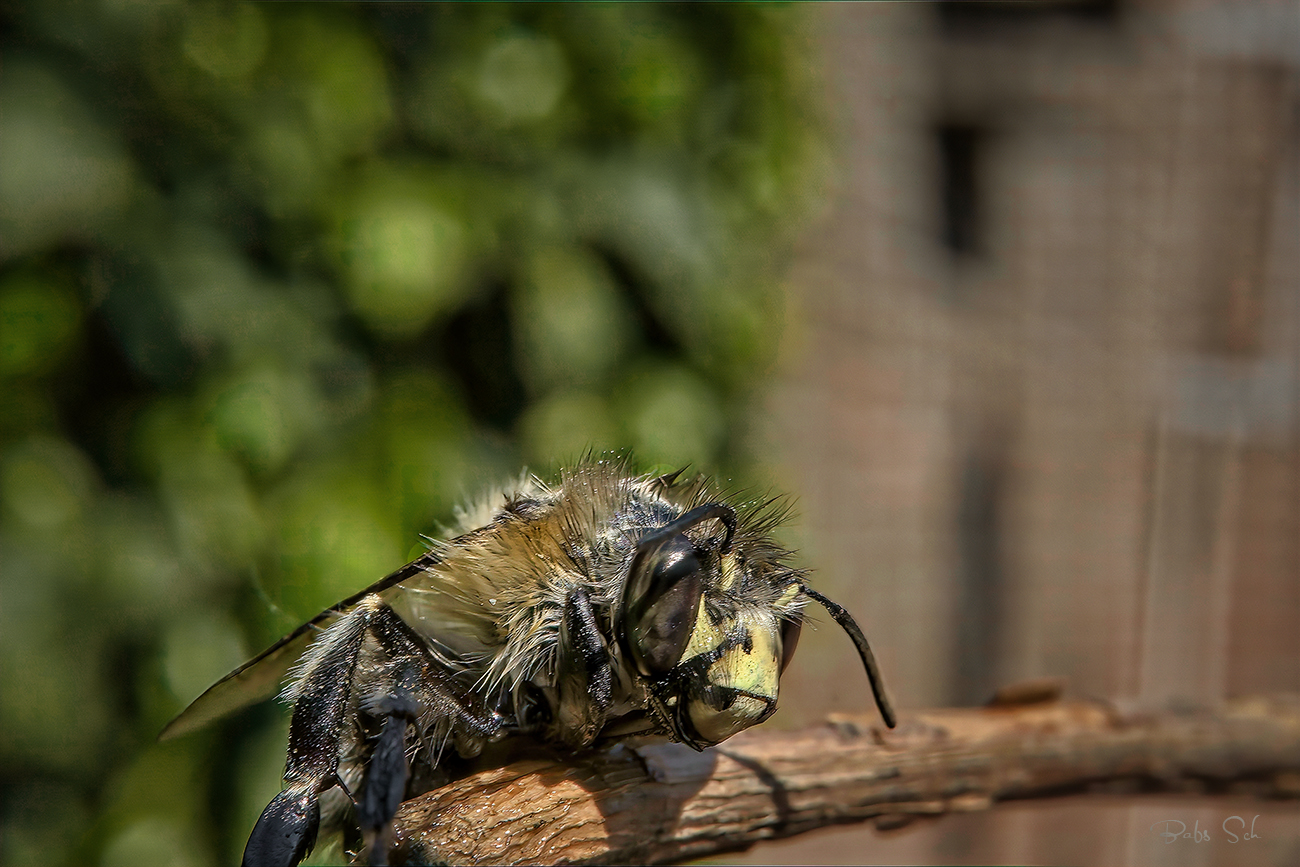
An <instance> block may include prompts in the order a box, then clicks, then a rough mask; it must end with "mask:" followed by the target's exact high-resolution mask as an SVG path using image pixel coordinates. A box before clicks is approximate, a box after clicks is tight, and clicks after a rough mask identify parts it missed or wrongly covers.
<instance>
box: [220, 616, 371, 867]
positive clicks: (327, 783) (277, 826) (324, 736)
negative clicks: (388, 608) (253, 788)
mask: <svg viewBox="0 0 1300 867" xmlns="http://www.w3.org/2000/svg"><path fill="white" fill-rule="evenodd" d="M372 600H373V601H372ZM382 604H383V603H382V602H381V601H380V600H379V597H377V596H374V597H370V598H368V599H365V600H363V601H362V602H361V603H360V604H359V605H358V606H357V607H356V608H355V609H353V610H352V612H351V613H350V614H348V615H347V616H346V617H344V618H343V619H342V620H340V621H338V622H337V623H335V624H334V625H333V626H331V627H330V628H329V629H328V630H326V632H325V633H324V634H323V635H322V636H321V637H320V638H319V639H317V641H316V643H315V644H314V645H312V648H311V649H310V650H309V651H308V652H307V656H306V657H305V661H304V667H303V672H302V675H301V676H300V678H299V679H298V681H297V683H296V685H295V686H294V695H295V696H296V698H295V699H294V704H293V717H292V719H291V721H290V723H289V757H288V760H287V761H286V762H285V768H284V781H285V783H286V785H285V788H284V790H283V791H282V792H280V794H278V795H276V796H275V798H274V799H273V800H272V801H271V803H270V804H268V805H267V807H266V809H265V810H263V811H262V815H261V816H260V817H259V818H258V820H257V824H256V825H255V826H254V827H253V833H252V834H251V835H250V836H249V838H248V844H247V845H246V846H245V847H244V860H243V864H244V867H293V865H295V864H297V863H298V862H299V861H301V860H302V859H303V858H305V857H307V854H308V853H309V852H311V850H312V847H313V846H314V845H315V844H316V832H317V831H318V830H319V827H320V806H319V805H318V804H317V800H316V799H317V796H318V795H319V794H320V793H321V792H323V791H324V790H326V789H328V788H330V787H332V786H333V785H334V783H335V782H336V776H335V772H336V769H337V768H338V762H339V751H340V748H341V745H342V737H343V732H344V728H345V720H344V713H345V711H346V710H347V706H348V695H349V693H350V691H351V688H352V675H353V670H354V669H355V668H356V663H357V656H358V654H359V653H360V652H361V645H362V643H363V642H364V640H365V636H366V629H367V626H368V624H369V621H370V619H371V617H372V616H373V614H374V612H375V611H376V610H377V607H378V606H380V605H382Z"/></svg>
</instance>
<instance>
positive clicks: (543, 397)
mask: <svg viewBox="0 0 1300 867" xmlns="http://www.w3.org/2000/svg"><path fill="white" fill-rule="evenodd" d="M803 14H804V13H803V11H802V10H800V9H795V8H789V7H776V6H770V5H752V6H751V5H731V4H720V5H695V6H678V5H666V6H659V5H642V4H630V5H605V4H591V5H577V6H561V5H547V4H540V5H535V6H534V5H528V6H509V5H493V4H489V5H453V6H445V7H444V6H433V5H423V4H414V5H406V4H376V5H368V6H348V5H339V4H312V5H295V4H284V5H280V4H265V5H263V4H230V3H191V2H180V0H173V2H159V3H154V2H147V3H146V2H139V0H100V2H69V0H57V2H42V3H22V2H14V3H10V4H8V5H4V6H0V52H2V53H3V55H4V74H3V75H2V76H0V105H3V113H2V114H0V155H3V158H2V159H0V403H2V407H0V507H2V509H3V512H2V513H0V514H2V523H0V594H2V596H0V731H3V733H4V737H3V738H2V739H0V774H2V779H0V860H2V861H3V862H4V863H6V864H12V865H22V864H35V863H40V864H51V863H60V862H62V863H79V864H84V863H96V862H98V863H101V864H104V865H117V864H131V865H146V864H153V863H168V864H194V865H209V864H218V863H227V862H233V861H235V860H236V859H237V858H238V854H239V852H240V851H241V848H242V845H243V842H244V839H245V836H246V834H247V832H248V830H249V828H250V827H251V825H252V822H253V820H254V818H255V817H256V815H257V813H258V812H259V811H260V809H261V807H262V806H263V805H264V804H265V803H266V802H267V800H269V798H270V797H271V795H272V793H273V792H274V791H275V790H276V789H277V787H278V778H279V773H280V770H281V767H282V762H283V749H284V743H285V741H284V726H285V720H284V712H283V710H282V709H281V708H278V707H276V706H274V705H264V706H262V707H261V708H258V709H256V710H253V711H251V712H249V713H246V714H244V715H242V716H241V717H240V718H238V719H235V720H231V721H229V722H228V723H226V724H224V725H221V726H216V727H214V728H213V730H211V731H209V732H206V733H204V734H202V735H198V736H195V737H192V738H189V739H185V740H182V741H179V742H172V743H167V744H162V745H158V744H155V743H154V738H155V736H156V734H157V732H158V731H159V729H160V728H161V727H162V725H163V724H164V723H165V722H166V721H167V720H168V719H169V718H170V717H171V716H172V715H173V714H175V713H176V712H177V711H179V710H180V709H181V708H182V707H183V706H184V704H185V703H186V702H188V701H189V700H190V699H192V698H193V697H194V696H195V695H196V694H197V693H198V692H200V691H201V690H202V689H203V688H204V687H206V686H207V685H208V684H209V683H210V682H211V681H213V680H214V679H215V678H217V677H219V676H220V675H222V674H224V673H225V672H226V671H227V670H228V669H230V668H232V667H233V666H234V665H236V664H238V663H239V662H241V661H242V660H243V659H244V658H245V656H246V655H248V654H249V653H250V652H253V651H256V650H258V649H260V648H261V647H262V646H264V645H265V644H267V643H269V642H270V641H271V640H273V639H274V638H275V637H277V636H278V635H279V634H281V633H283V632H284V631H285V630H287V629H289V628H291V627H292V626H294V625H296V624H297V622H299V621H300V620H302V619H304V618H306V617H308V616H310V615H312V614H314V613H315V612H316V611H318V610H319V609H320V608H322V607H323V606H325V605H327V604H329V603H332V602H333V601H335V600H336V599H338V598H341V597H342V596H344V595H347V594H349V593H351V592H353V591H355V590H356V589H358V588H360V587H362V586H364V585H365V584H366V583H368V582H370V581H372V580H374V579H376V578H378V577H380V576H381V575H383V574H384V573H385V572H387V571H388V570H390V569H392V568H394V567H396V566H397V565H399V564H400V563H402V562H404V560H405V559H407V558H408V557H410V556H412V555H413V554H414V553H415V552H417V551H418V550H420V548H419V545H418V535H417V534H418V533H420V532H435V531H436V528H437V526H438V522H439V521H441V520H446V519H447V517H448V516H449V514H450V510H451V508H452V507H453V505H454V504H455V503H456V502H457V501H458V500H460V499H461V498H462V497H464V496H465V495H466V494H470V493H473V492H474V491H475V489H477V488H478V487H480V486H481V485H483V484H485V483H490V482H492V481H495V480H499V479H501V478H503V477H505V476H507V475H510V474H514V473H517V472H518V470H519V468H520V466H522V465H524V464H528V465H530V466H532V467H533V468H534V469H537V470H539V471H543V472H545V471H548V470H549V469H550V468H551V467H552V466H553V465H554V464H555V463H556V462H562V461H565V460H570V459H572V458H573V457H575V456H577V455H578V454H580V453H581V452H583V451H584V450H586V449H587V448H595V449H605V448H624V447H630V448H632V449H633V450H634V451H635V452H636V453H637V454H638V456H639V457H640V459H641V460H642V461H643V462H644V463H646V464H647V465H648V466H668V465H677V464H682V463H688V462H689V463H692V464H693V465H695V466H697V467H700V468H703V469H708V470H713V471H718V472H721V473H722V474H724V475H732V476H736V477H738V478H739V479H741V480H744V479H745V478H746V463H747V461H748V457H747V455H748V453H747V451H746V444H747V441H746V436H745V424H744V420H745V413H746V410H747V408H748V406H749V404H750V401H751V397H752V395H753V394H754V391H755V388H756V387H757V386H758V385H759V384H760V383H761V378H762V377H763V375H764V374H765V373H766V371H767V370H768V368H769V367H770V363H771V361H772V358H773V354H774V350H775V344H776V341H777V335H778V330H779V321H780V317H781V304H780V295H779V292H778V291H777V287H776V285H775V283H774V280H773V276H772V275H773V268H774V265H775V264H777V263H778V262H779V259H780V257H781V256H782V255H783V254H784V252H785V251H787V250H788V248H789V241H790V240H791V238H792V233H793V231H794V229H795V228H796V226H797V224H798V222H799V217H800V215H801V214H803V213H806V210H807V206H808V205H809V203H810V201H811V200H812V199H813V198H814V197H815V196H816V194H817V192H818V190H819V187H818V182H819V181H820V180H821V178H822V166H823V163H824V159H823V154H822V149H821V148H822V145H821V138H820V132H821V129H820V127H819V124H818V122H817V115H816V111H815V103H813V102H812V100H811V99H810V96H811V95H812V93H813V92H814V91H813V89H812V88H811V87H810V81H809V80H808V75H809V69H810V58H808V57H806V56H805V47H804V46H805V44H806V43H805V41H804V40H803V37H802V36H801V33H802V32H803V30H802V26H803V25H802V16H803ZM810 105H811V106H814V108H810Z"/></svg>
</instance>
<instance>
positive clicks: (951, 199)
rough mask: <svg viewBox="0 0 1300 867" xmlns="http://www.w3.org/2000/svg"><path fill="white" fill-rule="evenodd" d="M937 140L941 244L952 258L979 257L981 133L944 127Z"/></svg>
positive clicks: (958, 126)
mask: <svg viewBox="0 0 1300 867" xmlns="http://www.w3.org/2000/svg"><path fill="white" fill-rule="evenodd" d="M938 139H939V141H938V145H939V195H940V199H941V201H940V209H941V214H942V224H941V227H940V232H941V237H940V240H941V241H942V243H943V245H944V246H945V247H947V248H948V249H949V250H950V251H952V253H953V254H954V255H958V256H975V255H979V254H980V253H982V252H983V243H982V241H983V239H982V238H981V234H982V231H981V225H980V222H981V220H980V218H981V209H982V203H981V201H980V192H981V191H980V185H979V163H980V151H981V150H982V145H983V143H984V133H983V131H982V130H980V129H979V128H977V127H975V126H971V125H969V124H944V125H942V126H940V127H939V129H938Z"/></svg>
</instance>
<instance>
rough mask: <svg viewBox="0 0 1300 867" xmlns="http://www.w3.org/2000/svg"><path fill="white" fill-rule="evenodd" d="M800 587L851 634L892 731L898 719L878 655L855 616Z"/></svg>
mask: <svg viewBox="0 0 1300 867" xmlns="http://www.w3.org/2000/svg"><path fill="white" fill-rule="evenodd" d="M800 587H801V588H802V590H803V592H804V594H805V595H806V596H807V597H808V598H810V599H814V600H816V601H817V602H818V603H819V604H820V605H821V606H822V607H823V608H825V609H826V610H827V612H829V613H830V615H831V617H833V618H834V619H835V622H836V623H838V624H839V625H840V627H841V628H842V629H843V630H844V631H845V632H847V633H848V634H849V638H851V639H853V644H854V645H855V646H856V647H857V648H858V656H861V657H862V665H863V666H864V667H865V668H866V669H867V680H869V681H870V682H871V695H872V696H873V697H874V698H875V699H876V707H878V708H880V716H881V719H883V720H884V721H885V725H887V726H889V727H890V728H891V729H892V728H893V727H894V726H895V725H896V724H897V722H898V718H897V717H895V716H894V707H893V705H891V704H890V703H889V696H887V695H885V682H884V681H883V680H882V679H881V677H880V669H879V668H878V667H877V666H876V655H875V654H874V653H872V652H871V645H869V644H867V637H866V636H865V635H863V634H862V630H861V629H859V628H858V624H857V623H856V622H855V621H854V620H853V615H851V614H849V612H847V611H845V610H844V608H843V607H841V606H840V605H839V604H838V603H836V602H832V601H831V600H829V599H827V598H826V597H825V596H823V595H821V594H820V593H818V592H817V591H816V590H814V589H812V588H811V587H809V586H808V585H807V584H801V585H800Z"/></svg>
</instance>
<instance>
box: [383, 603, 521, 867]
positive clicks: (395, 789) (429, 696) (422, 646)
mask: <svg viewBox="0 0 1300 867" xmlns="http://www.w3.org/2000/svg"><path fill="white" fill-rule="evenodd" d="M370 633H371V634H372V635H373V636H374V637H375V640H376V641H377V642H378V644H379V647H380V648H381V649H382V650H383V651H384V653H385V654H386V655H387V656H388V658H389V659H390V660H391V664H390V665H388V666H386V668H385V671H384V673H383V674H381V675H380V678H379V681H378V682H377V683H375V684H374V685H373V687H372V689H371V692H370V696H369V698H368V700H366V701H365V702H364V704H365V706H366V708H367V710H368V711H369V712H370V713H371V714H373V715H375V716H377V717H379V718H380V719H382V720H383V722H382V725H381V728H380V732H379V738H378V741H377V742H376V744H375V747H374V750H373V752H372V753H371V755H370V759H369V761H368V762H367V766H366V777H365V783H364V789H363V791H362V793H361V798H360V800H359V801H358V802H357V819H358V822H359V824H360V825H361V833H362V835H363V837H364V839H365V842H366V849H367V855H368V858H369V863H370V864H372V865H381V864H387V863H388V849H389V846H390V844H391V830H392V827H391V823H392V820H393V816H395V815H396V814H397V809H398V807H400V806H401V804H402V801H403V799H404V798H405V795H406V782H407V778H408V776H409V768H408V766H407V761H406V732H407V727H408V726H410V725H412V724H415V723H416V721H417V720H419V719H420V718H421V717H422V716H425V715H429V716H431V717H433V718H434V719H436V720H438V725H439V727H443V726H445V730H446V731H448V732H449V733H452V734H455V735H459V736H461V737H468V738H470V739H473V738H482V739H486V738H490V737H491V736H492V735H494V734H496V732H497V731H498V730H499V729H500V728H501V723H500V720H499V719H498V717H497V716H496V715H495V714H492V713H490V712H489V711H487V710H486V709H485V708H484V707H483V704H482V702H481V701H479V700H478V699H477V698H475V697H474V696H473V695H471V694H469V693H467V692H466V691H465V690H464V689H463V688H462V687H461V686H460V684H458V683H457V682H456V680H455V679H454V678H453V677H452V673H451V671H449V670H448V668H447V667H446V665H445V664H444V663H443V662H441V661H440V660H439V659H438V658H437V657H435V656H434V655H433V654H432V653H431V652H430V651H429V647H428V645H427V644H426V643H425V642H424V639H422V638H421V637H420V636H419V635H418V634H416V633H415V631H414V630H413V629H411V627H410V626H409V625H408V624H407V623H406V621H404V620H402V618H401V617H399V616H398V614H397V613H396V612H395V611H393V609H391V608H389V607H388V606H386V605H385V606H384V607H383V608H382V609H380V610H379V611H378V612H376V616H375V617H374V619H373V620H372V621H371V623H370Z"/></svg>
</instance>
